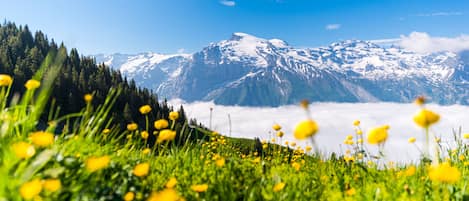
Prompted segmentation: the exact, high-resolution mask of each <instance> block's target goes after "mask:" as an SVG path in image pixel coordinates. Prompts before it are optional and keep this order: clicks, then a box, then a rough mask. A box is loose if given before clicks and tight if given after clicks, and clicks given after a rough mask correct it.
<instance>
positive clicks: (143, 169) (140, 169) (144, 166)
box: [133, 163, 150, 177]
mask: <svg viewBox="0 0 469 201" xmlns="http://www.w3.org/2000/svg"><path fill="white" fill-rule="evenodd" d="M148 172H150V164H149V163H140V164H138V165H136V166H135V167H134V170H133V173H134V175H135V176H137V177H144V176H147V175H148Z"/></svg>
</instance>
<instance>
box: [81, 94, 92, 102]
mask: <svg viewBox="0 0 469 201" xmlns="http://www.w3.org/2000/svg"><path fill="white" fill-rule="evenodd" d="M83 100H85V102H87V103H91V101H92V100H93V95H92V94H85V95H84V96H83Z"/></svg>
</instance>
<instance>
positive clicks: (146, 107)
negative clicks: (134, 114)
mask: <svg viewBox="0 0 469 201" xmlns="http://www.w3.org/2000/svg"><path fill="white" fill-rule="evenodd" d="M138 111H140V113H141V114H148V113H150V112H151V107H150V105H144V106H142V107H140V108H139V109H138Z"/></svg>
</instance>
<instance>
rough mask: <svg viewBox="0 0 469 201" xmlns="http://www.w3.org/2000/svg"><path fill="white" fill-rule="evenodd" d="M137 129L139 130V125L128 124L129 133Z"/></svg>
mask: <svg viewBox="0 0 469 201" xmlns="http://www.w3.org/2000/svg"><path fill="white" fill-rule="evenodd" d="M137 128H138V124H136V123H130V124H127V130H129V131H135V130H137Z"/></svg>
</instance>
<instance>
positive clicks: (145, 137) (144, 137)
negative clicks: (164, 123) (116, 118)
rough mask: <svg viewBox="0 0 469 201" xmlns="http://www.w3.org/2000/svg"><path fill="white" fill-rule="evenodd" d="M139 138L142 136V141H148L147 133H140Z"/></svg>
mask: <svg viewBox="0 0 469 201" xmlns="http://www.w3.org/2000/svg"><path fill="white" fill-rule="evenodd" d="M140 136H142V139H144V140H146V139H148V136H150V134H148V132H147V131H142V132H141V133H140Z"/></svg>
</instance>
